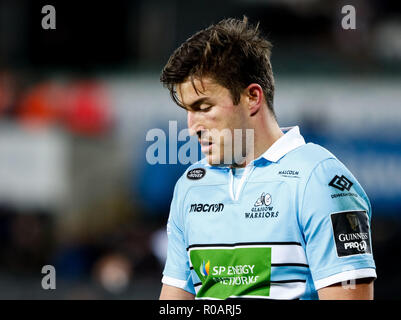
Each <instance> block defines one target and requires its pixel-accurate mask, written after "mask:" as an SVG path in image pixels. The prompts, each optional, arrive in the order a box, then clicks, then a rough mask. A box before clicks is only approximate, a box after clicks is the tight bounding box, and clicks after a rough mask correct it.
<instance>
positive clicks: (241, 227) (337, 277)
mask: <svg viewBox="0 0 401 320" xmlns="http://www.w3.org/2000/svg"><path fill="white" fill-rule="evenodd" d="M270 50H271V44H270V43H269V41H267V40H266V39H264V38H263V37H262V36H261V34H260V31H259V30H258V26H256V27H254V26H252V25H250V24H249V23H248V21H247V19H246V18H244V20H242V21H241V20H236V19H226V20H222V21H220V22H219V23H217V24H215V25H212V26H210V27H208V28H206V29H204V30H201V31H200V32H198V33H196V34H195V35H193V36H192V37H191V38H189V39H188V40H187V41H185V42H184V43H183V44H182V45H181V46H180V47H179V48H178V49H176V50H175V52H174V53H173V54H172V56H171V57H170V59H169V61H168V63H167V65H166V66H165V68H164V69H163V72H162V75H161V81H162V83H163V84H164V85H165V86H166V87H167V88H168V89H169V90H170V94H171V96H172V98H173V100H174V101H175V102H176V103H177V104H178V105H179V106H181V107H182V108H184V109H185V110H186V111H187V116H188V128H189V130H190V132H191V133H192V134H194V135H197V136H198V137H199V142H200V144H201V148H202V152H203V153H204V154H205V158H204V159H202V160H201V161H199V162H197V163H195V164H193V165H192V166H190V167H189V168H188V169H187V171H186V172H185V174H184V175H183V176H182V177H181V178H180V179H179V180H178V182H177V184H176V186H175V190H174V196H173V201H172V204H171V210H170V215H169V219H168V224H167V234H168V239H169V243H168V254H167V261H166V266H165V269H164V271H163V279H162V282H163V287H162V291H161V295H160V298H161V299H193V298H195V297H196V298H198V299H227V298H235V297H243V298H266V299H317V298H320V299H372V298H373V279H375V278H376V272H375V263H374V260H373V256H372V247H371V236H370V217H371V206H370V202H369V199H368V197H367V195H366V194H365V192H364V190H363V189H362V187H361V186H360V184H359V183H358V182H357V180H356V179H355V177H354V176H353V175H352V174H351V173H350V172H349V171H348V169H347V168H346V167H345V166H344V165H343V164H342V163H341V162H340V161H339V160H338V159H337V158H336V157H335V156H334V155H333V154H331V153H330V152H329V151H327V150H326V149H324V148H322V147H320V146H318V145H316V144H313V143H307V144H306V143H305V141H304V139H303V137H302V136H301V134H300V131H299V128H298V127H292V128H287V129H285V128H283V129H280V127H279V125H278V123H277V120H276V116H275V113H274V108H273V96H274V79H273V73H272V68H271V64H270V52H271V51H270ZM248 133H251V134H250V135H249V134H248ZM351 222H352V223H351ZM344 283H347V285H344Z"/></svg>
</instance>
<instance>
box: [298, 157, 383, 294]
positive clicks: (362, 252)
mask: <svg viewBox="0 0 401 320" xmlns="http://www.w3.org/2000/svg"><path fill="white" fill-rule="evenodd" d="M302 199H303V200H302V205H301V210H300V212H299V214H300V217H299V222H300V225H301V229H302V232H303V237H304V240H305V249H306V256H307V260H308V264H309V267H310V271H311V274H312V278H313V282H314V285H315V288H316V289H317V290H318V289H320V288H323V287H326V286H329V285H331V284H334V283H339V282H343V281H349V280H355V279H359V278H370V277H373V278H376V270H375V263H374V260H373V254H372V242H371V227H370V226H371V224H370V222H371V206H370V202H369V199H368V197H367V195H366V193H365V192H364V190H363V189H362V187H361V186H360V184H359V183H358V181H357V180H356V179H355V177H354V176H353V175H352V174H351V172H350V171H349V170H348V169H347V168H346V167H345V166H344V165H343V164H342V163H341V162H340V161H339V160H337V159H335V158H330V159H326V160H323V161H321V162H320V163H319V164H318V165H317V166H316V167H315V168H314V169H313V171H312V173H311V175H310V176H309V179H308V181H307V183H306V185H305V190H304V193H303V198H302Z"/></svg>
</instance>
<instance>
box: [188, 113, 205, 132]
mask: <svg viewBox="0 0 401 320" xmlns="http://www.w3.org/2000/svg"><path fill="white" fill-rule="evenodd" d="M199 120H200V119H199V114H198V113H197V112H195V111H189V110H188V112H187V124H188V130H189V134H190V135H196V134H197V133H198V132H199V131H201V130H203V127H202V125H201V124H200V121H199Z"/></svg>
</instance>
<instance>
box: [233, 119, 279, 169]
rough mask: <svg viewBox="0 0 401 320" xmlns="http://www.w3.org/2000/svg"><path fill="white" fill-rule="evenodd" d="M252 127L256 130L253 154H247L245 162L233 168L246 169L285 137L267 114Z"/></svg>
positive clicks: (274, 120) (256, 120)
mask: <svg viewBox="0 0 401 320" xmlns="http://www.w3.org/2000/svg"><path fill="white" fill-rule="evenodd" d="M252 126H253V129H254V141H253V152H249V153H248V152H247V153H246V154H247V156H246V157H245V161H244V162H243V163H241V164H240V165H237V164H234V165H233V167H245V166H246V165H248V164H249V163H251V162H252V161H253V160H255V159H257V158H258V157H260V156H261V155H262V154H263V153H265V152H266V150H267V149H269V148H270V147H271V146H272V145H273V143H275V142H276V141H277V140H278V139H280V137H282V136H283V135H284V133H283V132H282V131H281V129H280V127H279V125H278V123H277V121H276V119H275V118H274V117H273V116H272V115H270V113H268V114H266V116H265V117H259V118H257V119H255V121H254V123H253V124H252Z"/></svg>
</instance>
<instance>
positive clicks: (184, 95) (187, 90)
mask: <svg viewBox="0 0 401 320" xmlns="http://www.w3.org/2000/svg"><path fill="white" fill-rule="evenodd" d="M176 88H177V95H178V98H179V100H180V101H181V103H183V104H184V105H190V104H191V103H192V102H194V101H195V100H197V99H199V98H201V97H206V96H208V95H210V94H213V93H216V92H217V91H218V90H221V88H222V87H221V86H220V85H219V84H217V83H216V81H214V80H213V79H211V78H209V77H204V78H202V79H199V78H194V79H193V80H191V79H190V78H188V79H187V80H186V81H184V82H182V83H179V84H178V85H177V87H176Z"/></svg>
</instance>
